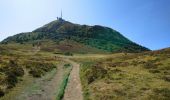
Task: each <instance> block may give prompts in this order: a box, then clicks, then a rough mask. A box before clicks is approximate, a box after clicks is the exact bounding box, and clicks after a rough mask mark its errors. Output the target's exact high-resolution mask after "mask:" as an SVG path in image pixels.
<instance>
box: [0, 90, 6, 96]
mask: <svg viewBox="0 0 170 100" xmlns="http://www.w3.org/2000/svg"><path fill="white" fill-rule="evenodd" d="M4 95H5V93H4V91H3V90H2V89H0V97H2V96H4Z"/></svg>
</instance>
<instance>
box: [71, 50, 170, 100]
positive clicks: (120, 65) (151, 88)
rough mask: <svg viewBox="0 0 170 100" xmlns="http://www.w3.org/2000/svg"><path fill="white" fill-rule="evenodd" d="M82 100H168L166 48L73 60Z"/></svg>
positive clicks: (169, 83)
mask: <svg viewBox="0 0 170 100" xmlns="http://www.w3.org/2000/svg"><path fill="white" fill-rule="evenodd" d="M74 60H76V61H78V62H80V63H81V64H82V66H81V72H80V75H81V81H82V85H83V92H84V98H85V100H132V99H135V100H169V98H170V49H164V50H160V51H153V52H146V53H136V54H131V53H130V54H122V53H120V54H114V55H113V56H112V57H109V58H102V59H96V58H91V59H89V58H88V59H83V58H82V59H80V58H79V59H74Z"/></svg>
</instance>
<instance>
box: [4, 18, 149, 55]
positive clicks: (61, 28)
mask: <svg viewBox="0 0 170 100" xmlns="http://www.w3.org/2000/svg"><path fill="white" fill-rule="evenodd" d="M42 40H52V41H54V42H56V43H58V42H60V41H65V40H66V41H67V40H69V41H74V43H75V42H77V43H79V44H80V45H82V47H81V48H80V49H82V48H83V47H84V46H87V47H89V49H88V50H94V49H93V48H96V50H97V49H100V50H97V51H107V52H141V51H148V50H149V49H147V48H145V47H142V46H140V45H138V44H136V43H134V42H132V41H130V40H129V39H127V38H125V37H124V36H123V35H121V34H120V33H119V32H117V31H115V30H113V29H111V28H108V27H103V26H99V25H95V26H87V25H78V24H73V23H71V22H68V21H65V20H61V19H60V20H56V21H53V22H51V23H49V24H47V25H44V26H43V27H41V28H38V29H36V30H34V31H33V32H28V33H20V34H17V35H14V36H11V37H8V38H7V39H5V40H3V41H2V43H3V44H7V43H11V42H15V43H21V44H23V43H27V42H34V41H40V42H41V41H42ZM71 43H73V42H71ZM73 45H74V44H73ZM61 48H62V47H61Z"/></svg>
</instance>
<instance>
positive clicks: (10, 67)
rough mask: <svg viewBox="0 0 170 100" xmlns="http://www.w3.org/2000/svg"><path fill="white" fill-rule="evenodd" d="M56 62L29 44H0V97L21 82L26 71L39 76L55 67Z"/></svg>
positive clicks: (33, 75)
mask: <svg viewBox="0 0 170 100" xmlns="http://www.w3.org/2000/svg"><path fill="white" fill-rule="evenodd" d="M58 62H59V61H58V60H57V59H55V58H54V57H53V56H50V55H49V54H48V53H46V52H43V51H39V52H38V50H37V49H35V48H33V47H32V45H30V44H25V45H20V44H8V45H0V97H1V96H4V95H5V94H6V93H8V92H9V91H10V90H11V89H12V88H13V87H15V86H16V84H17V83H19V82H21V81H22V80H23V77H24V75H26V74H27V73H28V74H29V75H31V76H32V77H35V78H39V77H41V76H43V75H45V74H46V73H47V72H49V71H51V70H53V69H54V68H57V63H58Z"/></svg>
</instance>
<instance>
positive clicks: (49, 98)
mask: <svg viewBox="0 0 170 100" xmlns="http://www.w3.org/2000/svg"><path fill="white" fill-rule="evenodd" d="M57 68H58V69H57V73H56V72H51V73H49V74H47V75H45V76H44V77H42V78H41V79H37V80H35V81H34V83H33V84H31V85H30V87H28V88H27V89H25V90H24V91H23V94H21V95H20V96H18V97H16V100H55V99H56V94H57V92H58V91H57V90H58V89H59V86H60V84H61V82H62V78H63V64H61V65H58V67H57Z"/></svg>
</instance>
